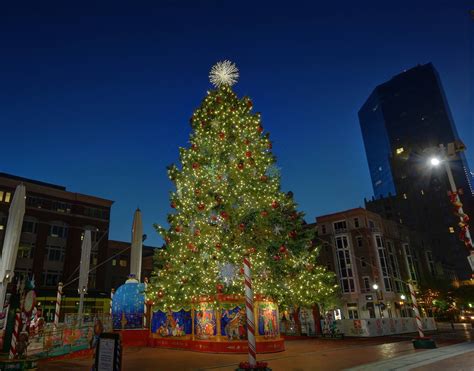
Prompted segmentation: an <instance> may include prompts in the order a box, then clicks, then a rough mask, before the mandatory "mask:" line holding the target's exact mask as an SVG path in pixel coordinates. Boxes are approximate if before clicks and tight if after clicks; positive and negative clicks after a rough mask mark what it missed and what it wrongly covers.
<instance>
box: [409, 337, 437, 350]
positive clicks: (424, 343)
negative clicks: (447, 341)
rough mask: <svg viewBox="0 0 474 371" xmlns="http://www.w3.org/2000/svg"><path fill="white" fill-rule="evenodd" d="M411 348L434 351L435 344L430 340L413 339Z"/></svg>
mask: <svg viewBox="0 0 474 371" xmlns="http://www.w3.org/2000/svg"><path fill="white" fill-rule="evenodd" d="M412 342H413V347H414V348H415V349H435V348H436V343H435V342H434V340H433V339H430V338H417V339H413V340H412Z"/></svg>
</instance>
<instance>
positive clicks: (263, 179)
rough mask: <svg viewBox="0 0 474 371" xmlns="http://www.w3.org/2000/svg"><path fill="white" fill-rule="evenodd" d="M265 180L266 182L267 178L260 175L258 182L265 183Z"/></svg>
mask: <svg viewBox="0 0 474 371" xmlns="http://www.w3.org/2000/svg"><path fill="white" fill-rule="evenodd" d="M267 180H268V176H266V175H262V176H261V177H260V181H262V182H266V181H267Z"/></svg>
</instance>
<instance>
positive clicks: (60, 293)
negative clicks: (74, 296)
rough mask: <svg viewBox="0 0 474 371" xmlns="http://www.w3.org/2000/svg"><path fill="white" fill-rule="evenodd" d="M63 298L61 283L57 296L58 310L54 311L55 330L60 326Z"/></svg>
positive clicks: (60, 283)
mask: <svg viewBox="0 0 474 371" xmlns="http://www.w3.org/2000/svg"><path fill="white" fill-rule="evenodd" d="M62 297H63V283H62V282H59V284H58V292H57V294H56V309H55V311H54V328H55V329H57V328H58V326H59V314H60V311H61V300H62Z"/></svg>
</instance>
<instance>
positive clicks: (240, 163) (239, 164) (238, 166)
mask: <svg viewBox="0 0 474 371" xmlns="http://www.w3.org/2000/svg"><path fill="white" fill-rule="evenodd" d="M237 168H238V169H239V170H243V168H244V163H243V162H239V163H238V164H237Z"/></svg>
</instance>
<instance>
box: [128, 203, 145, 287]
mask: <svg viewBox="0 0 474 371" xmlns="http://www.w3.org/2000/svg"><path fill="white" fill-rule="evenodd" d="M142 248H143V225H142V213H141V211H140V209H137V210H135V214H134V215H133V224H132V248H131V252H130V274H134V275H135V278H136V279H137V280H138V282H140V276H141V273H142Z"/></svg>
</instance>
